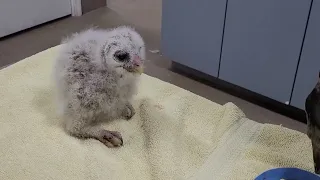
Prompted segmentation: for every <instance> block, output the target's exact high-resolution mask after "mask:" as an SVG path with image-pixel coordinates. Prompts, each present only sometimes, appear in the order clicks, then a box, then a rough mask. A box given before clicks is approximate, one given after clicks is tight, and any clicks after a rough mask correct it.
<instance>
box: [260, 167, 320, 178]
mask: <svg viewBox="0 0 320 180" xmlns="http://www.w3.org/2000/svg"><path fill="white" fill-rule="evenodd" d="M280 179H285V180H320V176H318V175H316V174H313V173H311V172H308V171H305V170H302V169H298V168H276V169H270V170H268V171H265V172H263V173H262V174H260V175H259V176H258V177H257V178H256V179H255V180H280Z"/></svg>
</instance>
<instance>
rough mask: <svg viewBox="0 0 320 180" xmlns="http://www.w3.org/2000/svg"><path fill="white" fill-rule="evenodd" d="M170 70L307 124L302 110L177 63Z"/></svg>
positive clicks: (173, 63)
mask: <svg viewBox="0 0 320 180" xmlns="http://www.w3.org/2000/svg"><path fill="white" fill-rule="evenodd" d="M171 70H172V71H173V72H176V73H179V74H182V75H185V76H188V77H189V78H191V79H194V80H196V81H199V82H201V83H203V84H206V85H208V86H211V87H213V88H216V89H219V90H221V91H224V92H226V93H228V94H230V95H233V96H236V97H239V98H241V99H244V100H246V101H249V102H251V103H253V104H256V105H258V106H261V107H264V108H266V109H269V110H271V111H274V112H277V113H279V114H282V115H284V116H287V117H290V118H292V119H294V120H296V121H299V122H302V123H305V124H306V123H307V119H306V116H305V112H304V110H301V109H298V108H296V107H293V106H290V105H286V104H283V103H281V102H278V101H276V100H273V99H271V98H268V97H266V96H263V95H261V94H258V93H255V92H252V91H250V90H247V89H245V88H242V87H239V86H237V85H234V84H231V83H229V82H226V81H224V80H221V79H218V78H216V77H213V76H210V75H207V74H205V73H203V72H200V71H197V70H195V69H192V68H190V67H187V66H185V65H182V64H180V63H177V62H172V66H171Z"/></svg>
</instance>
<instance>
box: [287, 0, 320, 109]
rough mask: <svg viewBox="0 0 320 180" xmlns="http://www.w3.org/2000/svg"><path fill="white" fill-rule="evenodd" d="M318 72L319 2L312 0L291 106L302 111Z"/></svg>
mask: <svg viewBox="0 0 320 180" xmlns="http://www.w3.org/2000/svg"><path fill="white" fill-rule="evenodd" d="M319 70H320V1H319V0H314V1H313V5H312V9H311V13H310V18H309V24H308V28H307V32H306V37H305V41H304V45H303V49H302V53H301V59H300V63H299V67H298V71H297V75H296V82H295V85H294V89H293V93H292V100H291V105H293V106H295V107H298V108H301V109H304V103H305V100H306V97H307V96H308V94H309V93H310V92H311V90H312V89H313V88H314V86H315V85H316V83H317V80H318V74H319Z"/></svg>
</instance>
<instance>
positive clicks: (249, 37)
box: [162, 0, 320, 109]
mask: <svg viewBox="0 0 320 180" xmlns="http://www.w3.org/2000/svg"><path fill="white" fill-rule="evenodd" d="M312 2H313V3H312ZM311 3H312V4H311ZM162 5H163V10H162V52H163V54H164V55H165V56H167V57H168V58H170V59H171V60H173V61H175V62H177V63H179V64H182V65H185V66H188V67H190V68H193V69H196V70H198V71H201V72H203V73H205V74H209V75H211V76H214V77H218V78H219V79H222V80H224V81H227V82H229V83H232V84H236V85H238V86H241V87H243V88H245V89H248V90H251V91H253V92H256V93H258V94H262V95H264V96H266V97H269V98H271V99H274V100H277V101H279V102H282V103H290V105H292V106H295V107H298V108H301V109H304V101H305V99H306V97H307V95H308V94H309V93H310V91H311V90H312V89H313V87H314V86H315V83H316V81H317V78H318V73H319V70H320V0H228V1H227V0H214V1H213V0H197V1H195V0H163V4H162ZM309 15H310V16H309ZM175 65H177V64H175ZM185 69H187V68H185ZM192 72H194V71H192ZM195 75H196V74H195ZM202 77H203V76H202ZM209 79H210V78H209Z"/></svg>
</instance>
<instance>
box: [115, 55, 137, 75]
mask: <svg viewBox="0 0 320 180" xmlns="http://www.w3.org/2000/svg"><path fill="white" fill-rule="evenodd" d="M114 57H115V59H116V60H117V61H118V62H120V63H123V65H122V67H123V68H124V69H125V70H127V71H128V72H131V73H136V72H140V68H142V60H141V58H140V57H139V56H138V55H130V54H129V53H128V52H126V51H122V50H119V51H116V52H115V53H114Z"/></svg>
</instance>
